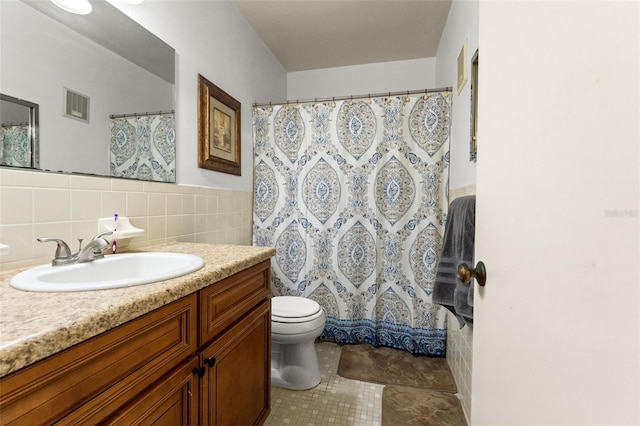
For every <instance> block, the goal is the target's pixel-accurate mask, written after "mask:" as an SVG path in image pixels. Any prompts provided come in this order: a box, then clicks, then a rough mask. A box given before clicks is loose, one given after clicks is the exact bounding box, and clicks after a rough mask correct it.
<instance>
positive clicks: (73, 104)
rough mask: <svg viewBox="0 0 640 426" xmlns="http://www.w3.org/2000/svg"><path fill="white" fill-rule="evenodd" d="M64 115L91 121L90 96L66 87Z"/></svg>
mask: <svg viewBox="0 0 640 426" xmlns="http://www.w3.org/2000/svg"><path fill="white" fill-rule="evenodd" d="M64 115H65V116H66V117H69V118H75V119H76V120H80V121H84V122H85V123H88V122H89V97H88V96H86V95H83V94H81V93H78V92H75V91H73V90H70V89H67V88H66V87H65V88H64Z"/></svg>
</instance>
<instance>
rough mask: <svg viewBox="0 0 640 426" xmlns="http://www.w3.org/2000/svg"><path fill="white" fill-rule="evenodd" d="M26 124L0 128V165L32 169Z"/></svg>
mask: <svg viewBox="0 0 640 426" xmlns="http://www.w3.org/2000/svg"><path fill="white" fill-rule="evenodd" d="M29 129H30V126H29V125H28V124H15V125H6V126H2V127H0V136H1V138H0V165H2V166H16V167H33V164H32V161H31V135H30V134H29Z"/></svg>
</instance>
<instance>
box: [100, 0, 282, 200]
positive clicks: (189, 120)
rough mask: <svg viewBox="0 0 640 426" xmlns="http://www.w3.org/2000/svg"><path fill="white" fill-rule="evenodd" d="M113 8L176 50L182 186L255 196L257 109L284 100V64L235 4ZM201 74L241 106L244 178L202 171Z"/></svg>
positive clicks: (178, 3)
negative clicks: (254, 117) (258, 105)
mask: <svg viewBox="0 0 640 426" xmlns="http://www.w3.org/2000/svg"><path fill="white" fill-rule="evenodd" d="M113 4H114V6H116V7H117V8H119V9H120V10H122V11H123V12H125V13H126V14H127V15H129V16H130V17H131V18H133V19H135V20H136V21H137V22H138V23H140V24H141V25H142V26H143V27H145V28H147V29H148V30H150V31H151V32H152V33H154V34H155V35H157V36H158V37H159V38H160V39H162V40H163V41H164V42H166V43H167V44H169V45H170V46H172V47H173V48H174V49H176V54H177V59H176V96H177V97H176V131H177V138H178V139H177V144H178V152H177V154H176V156H177V159H176V180H177V182H178V183H180V184H186V185H201V186H209V187H216V188H225V189H234V190H244V191H251V190H252V184H253V136H252V120H251V110H252V105H253V103H254V102H256V101H259V100H265V99H282V98H284V97H285V93H286V78H287V75H286V72H285V70H284V69H283V68H282V66H281V65H280V63H279V62H278V61H277V60H276V59H275V57H274V56H273V54H272V53H271V51H270V50H269V49H268V48H267V47H266V45H265V44H264V42H263V41H262V40H261V39H260V38H259V37H258V36H257V34H256V33H255V31H254V30H253V28H251V26H250V25H249V24H248V23H247V21H246V20H245V19H244V18H243V16H242V15H241V14H240V12H239V11H238V10H237V9H236V7H235V5H234V4H233V3H232V2H230V1H206V2H205V1H165V0H158V1H145V2H144V3H142V4H140V5H127V4H124V3H122V2H117V1H113ZM198 74H202V75H203V76H204V77H205V78H207V79H208V80H209V81H211V82H212V83H213V84H215V85H216V86H218V87H220V88H221V89H222V90H224V91H225V92H227V93H228V94H230V95H231V96H233V97H234V98H235V99H237V100H238V101H239V102H240V103H241V104H242V110H241V117H242V120H241V124H242V132H241V140H242V153H241V157H242V169H241V170H242V176H234V175H229V174H225V173H218V172H213V171H210V170H206V169H200V168H198V166H197V159H198V152H197V144H198V118H197V114H198V110H197V107H198V92H197V89H198Z"/></svg>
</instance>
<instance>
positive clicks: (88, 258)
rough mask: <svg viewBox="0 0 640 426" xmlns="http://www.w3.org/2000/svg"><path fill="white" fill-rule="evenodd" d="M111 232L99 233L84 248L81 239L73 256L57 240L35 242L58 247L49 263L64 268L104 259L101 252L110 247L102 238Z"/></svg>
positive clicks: (41, 239)
mask: <svg viewBox="0 0 640 426" xmlns="http://www.w3.org/2000/svg"><path fill="white" fill-rule="evenodd" d="M112 233H113V232H111V231H107V232H101V233H99V234H98V235H96V236H95V237H93V238H92V239H91V241H90V242H89V244H87V245H86V246H85V247H82V239H79V241H80V247H79V248H78V252H77V253H75V254H71V250H70V249H69V246H68V245H67V243H65V242H64V241H63V240H61V239H59V238H51V237H41V238H38V239H37V240H38V241H39V242H41V243H45V242H49V241H54V242H55V243H56V244H57V245H58V246H57V248H56V253H55V256H54V258H53V260H52V261H51V265H52V266H64V265H73V264H75V263H84V262H93V261H94V260H96V259H101V258H103V257H104V254H103V253H102V250H104V249H106V248H107V247H110V245H109V241H107V240H106V239H105V238H103V237H104V236H106V235H111V234H112Z"/></svg>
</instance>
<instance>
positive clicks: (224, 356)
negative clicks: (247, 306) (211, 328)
mask: <svg viewBox="0 0 640 426" xmlns="http://www.w3.org/2000/svg"><path fill="white" fill-rule="evenodd" d="M213 359H215V361H213ZM201 365H210V366H207V371H206V373H205V375H204V377H203V378H202V380H203V382H202V393H201V410H202V412H201V421H202V422H203V423H202V424H204V425H210V426H227V425H234V426H245V425H247V426H248V425H261V424H263V423H264V421H265V420H266V418H267V416H268V415H269V411H270V408H271V300H266V301H265V302H263V303H261V304H260V305H258V307H256V308H255V309H254V310H252V311H251V312H250V313H249V314H248V315H247V316H246V317H245V318H243V319H242V320H241V321H239V322H238V323H237V324H236V325H234V326H233V327H232V328H230V329H229V330H228V331H226V332H225V333H224V334H222V335H221V336H220V337H219V338H218V339H216V340H215V341H214V342H213V343H212V344H211V345H210V346H208V347H206V348H205V349H204V350H203V351H202V353H201Z"/></svg>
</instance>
